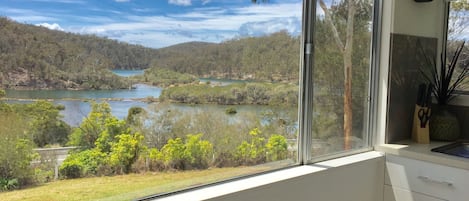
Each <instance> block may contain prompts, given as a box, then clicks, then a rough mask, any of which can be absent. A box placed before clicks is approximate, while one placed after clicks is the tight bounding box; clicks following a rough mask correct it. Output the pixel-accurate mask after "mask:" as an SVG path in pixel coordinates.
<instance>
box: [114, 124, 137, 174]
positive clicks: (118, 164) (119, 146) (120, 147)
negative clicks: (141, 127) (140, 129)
mask: <svg viewBox="0 0 469 201" xmlns="http://www.w3.org/2000/svg"><path fill="white" fill-rule="evenodd" d="M116 139H118V141H117V142H116V143H114V144H113V145H112V148H111V152H110V164H111V165H112V166H113V167H114V168H116V169H117V170H118V172H123V173H129V172H130V170H131V167H132V164H133V163H134V162H135V161H137V159H138V157H139V155H140V153H141V152H142V151H144V149H145V148H146V147H145V146H144V145H143V139H144V137H143V135H141V134H139V133H135V134H133V135H131V134H120V135H118V136H116Z"/></svg>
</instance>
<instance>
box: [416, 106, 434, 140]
mask: <svg viewBox="0 0 469 201" xmlns="http://www.w3.org/2000/svg"><path fill="white" fill-rule="evenodd" d="M422 108H423V109H424V110H427V109H429V108H427V107H421V106H419V105H415V111H414V122H413V124H412V140H414V141H415V142H417V143H419V144H429V143H430V134H429V130H430V129H429V127H430V123H429V122H430V121H427V122H426V124H425V128H421V126H420V119H419V110H420V109H422ZM429 114H431V110H430V111H429Z"/></svg>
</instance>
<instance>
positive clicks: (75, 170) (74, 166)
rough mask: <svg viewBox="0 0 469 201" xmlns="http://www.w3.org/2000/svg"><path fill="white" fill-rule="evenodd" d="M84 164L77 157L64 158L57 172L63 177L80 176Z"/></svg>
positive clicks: (82, 173) (82, 172)
mask: <svg viewBox="0 0 469 201" xmlns="http://www.w3.org/2000/svg"><path fill="white" fill-rule="evenodd" d="M84 169H85V166H84V165H83V163H82V162H81V161H79V160H77V159H75V160H65V161H64V162H63V163H62V165H61V166H60V169H59V173H60V175H62V176H64V177H65V178H69V179H72V178H80V177H82V176H83V175H84Z"/></svg>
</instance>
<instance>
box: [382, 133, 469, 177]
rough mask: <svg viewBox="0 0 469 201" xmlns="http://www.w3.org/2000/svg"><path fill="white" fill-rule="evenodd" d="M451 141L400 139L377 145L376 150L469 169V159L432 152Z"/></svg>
mask: <svg viewBox="0 0 469 201" xmlns="http://www.w3.org/2000/svg"><path fill="white" fill-rule="evenodd" d="M450 143H451V142H434V141H432V142H430V144H417V143H415V142H413V141H411V140H406V141H400V142H398V143H396V144H381V145H376V146H375V150H376V151H380V152H384V153H388V154H394V155H398V156H402V157H407V158H411V159H416V160H421V161H427V162H431V163H435V164H440V165H445V166H449V167H455V168H460V169H465V170H469V159H468V158H463V157H457V156H452V155H448V154H443V153H438V152H432V151H431V149H433V148H436V147H440V146H443V145H446V144H450Z"/></svg>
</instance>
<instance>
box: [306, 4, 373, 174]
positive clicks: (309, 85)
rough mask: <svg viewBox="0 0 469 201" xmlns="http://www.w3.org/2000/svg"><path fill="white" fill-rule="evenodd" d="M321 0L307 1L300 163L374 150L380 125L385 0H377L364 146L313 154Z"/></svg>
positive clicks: (365, 113)
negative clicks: (315, 61) (316, 27)
mask: <svg viewBox="0 0 469 201" xmlns="http://www.w3.org/2000/svg"><path fill="white" fill-rule="evenodd" d="M317 3H318V1H317V0H311V1H308V0H304V1H303V26H302V37H301V41H302V44H301V52H300V54H301V60H300V94H299V104H298V105H299V108H298V110H299V118H298V121H299V138H298V142H299V143H298V144H299V147H298V153H299V154H298V161H299V162H300V164H302V165H304V164H312V163H316V162H320V161H325V160H330V159H335V158H340V157H345V156H349V155H353V154H358V153H363V152H367V151H371V150H373V142H374V137H375V136H374V134H375V133H376V132H377V129H378V128H377V124H378V115H377V111H378V95H379V93H378V92H379V86H378V85H379V79H378V78H379V74H380V68H379V63H380V61H379V58H380V57H379V55H380V42H381V26H382V23H381V21H382V12H381V11H382V3H381V1H379V0H373V9H372V17H371V20H372V30H371V33H372V34H371V41H370V42H371V43H370V45H371V47H370V58H369V59H370V66H369V76H368V78H369V80H368V97H367V106H366V108H365V112H364V116H363V118H364V121H365V122H364V123H365V126H364V134H365V138H364V141H365V144H366V145H367V146H366V147H364V148H360V149H351V150H344V151H341V152H335V153H330V154H325V155H321V156H315V157H312V156H311V151H310V150H311V146H312V130H313V129H312V128H313V125H312V120H313V115H312V114H313V107H312V105H313V95H314V91H313V70H314V49H315V48H314V44H315V36H314V27H315V20H316V8H317Z"/></svg>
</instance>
